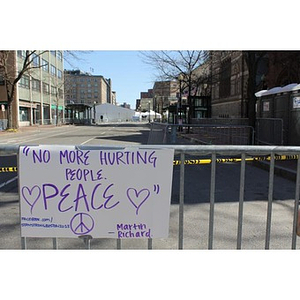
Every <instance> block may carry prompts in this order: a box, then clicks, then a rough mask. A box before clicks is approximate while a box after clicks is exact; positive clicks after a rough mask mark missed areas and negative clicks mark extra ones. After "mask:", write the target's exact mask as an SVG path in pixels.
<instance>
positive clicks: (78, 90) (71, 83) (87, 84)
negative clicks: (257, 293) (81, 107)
mask: <svg viewBox="0 0 300 300" xmlns="http://www.w3.org/2000/svg"><path fill="white" fill-rule="evenodd" d="M113 95H114V97H113ZM114 98H115V93H113V92H112V89H111V79H110V78H108V79H106V78H104V77H103V76H101V75H91V74H90V73H86V72H82V71H80V70H73V71H66V70H65V102H66V104H67V105H68V104H85V105H91V106H93V105H94V104H103V103H111V104H113V103H112V102H113V99H114Z"/></svg>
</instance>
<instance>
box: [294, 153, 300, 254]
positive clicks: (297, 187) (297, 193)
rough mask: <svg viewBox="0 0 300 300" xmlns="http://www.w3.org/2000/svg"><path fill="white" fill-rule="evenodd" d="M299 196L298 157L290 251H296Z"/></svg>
mask: <svg viewBox="0 0 300 300" xmlns="http://www.w3.org/2000/svg"><path fill="white" fill-rule="evenodd" d="M299 196H300V156H299V158H298V161H297V177H296V191H295V204H294V220H293V232H292V249H293V250H294V249H296V242H297V221H298V209H299Z"/></svg>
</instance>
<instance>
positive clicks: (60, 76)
mask: <svg viewBox="0 0 300 300" xmlns="http://www.w3.org/2000/svg"><path fill="white" fill-rule="evenodd" d="M57 77H58V78H59V79H61V78H62V71H61V70H59V69H57Z"/></svg>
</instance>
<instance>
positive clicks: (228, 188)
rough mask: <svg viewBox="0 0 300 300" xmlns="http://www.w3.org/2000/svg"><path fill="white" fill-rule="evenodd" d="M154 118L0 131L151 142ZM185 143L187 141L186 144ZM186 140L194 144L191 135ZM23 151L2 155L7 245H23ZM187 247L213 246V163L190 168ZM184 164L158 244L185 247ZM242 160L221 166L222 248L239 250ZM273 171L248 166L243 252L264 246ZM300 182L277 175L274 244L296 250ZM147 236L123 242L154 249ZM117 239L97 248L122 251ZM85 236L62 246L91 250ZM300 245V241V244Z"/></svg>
mask: <svg viewBox="0 0 300 300" xmlns="http://www.w3.org/2000/svg"><path fill="white" fill-rule="evenodd" d="M148 135H149V125H148V124H147V123H116V124H103V125H99V126H61V127H34V128H27V129H25V128H24V129H22V131H20V132H18V133H4V132H0V144H1V145H8V146H9V145H42V144H48V145H93V146H95V145H101V146H104V145H105V146H112V145H114V146H115V145H141V144H147V140H148ZM181 142H182V141H181ZM185 143H188V141H187V140H185ZM16 166H17V158H16V156H1V157H0V170H2V172H0V220H1V221H0V249H20V248H21V238H20V220H19V217H20V215H19V201H18V199H19V196H18V180H17V179H18V177H17V172H16V171H15V170H14V169H13V168H15V167H16ZM185 170H186V171H185V198H184V199H185V207H184V232H183V236H184V242H183V248H184V249H207V247H208V223H209V209H210V204H209V198H210V165H209V164H207V165H187V166H186V168H185ZM179 171H180V168H179V166H174V168H173V186H172V197H171V213H170V229H169V238H167V239H154V240H153V241H152V246H153V248H154V249H177V248H178V226H179V225H178V224H179V215H178V214H179V205H178V202H179ZM28 176H30V170H28ZM239 176H240V165H239V164H238V163H224V164H218V165H217V174H216V193H215V201H216V204H215V210H214V213H215V214H214V221H215V223H214V240H213V248H215V249H236V240H237V221H238V199H239ZM268 180H269V175H268V172H267V171H264V170H262V169H259V168H257V167H254V166H252V165H251V164H247V166H246V183H245V201H246V202H245V205H244V222H243V235H242V249H264V243H265V233H266V216H267V202H266V199H267V198H268ZM294 197H295V183H294V182H293V181H290V180H287V179H284V178H282V177H277V176H275V182H274V197H273V198H274V201H273V214H272V228H271V241H270V248H271V249H290V248H291V233H292V222H293V219H292V217H293V206H294V202H293V200H292V199H293V198H294ZM147 243H148V242H147V240H137V239H130V240H122V248H124V249H146V248H147V245H148V244H147ZM27 246H28V248H29V249H51V248H52V247H53V240H52V239H51V238H45V239H36V238H28V239H27ZM116 246H117V241H116V240H115V239H94V240H92V241H91V248H95V249H116ZM84 247H85V245H84V243H83V241H82V240H81V239H63V238H60V239H58V248H59V249H69V248H71V249H83V248H84ZM297 248H299V246H298V245H297Z"/></svg>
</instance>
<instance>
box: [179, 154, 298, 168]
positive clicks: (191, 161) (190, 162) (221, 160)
mask: <svg viewBox="0 0 300 300" xmlns="http://www.w3.org/2000/svg"><path fill="white" fill-rule="evenodd" d="M298 158H299V155H275V156H274V159H275V160H290V159H298ZM245 160H246V161H265V160H267V161H270V160H271V156H257V157H248V158H246V159H245ZM241 161H242V159H241V158H217V159H216V162H217V163H231V162H241ZM211 162H212V160H211V159H186V160H185V161H184V164H185V165H202V164H210V163H211ZM173 165H174V166H177V165H181V160H174V161H173Z"/></svg>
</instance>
